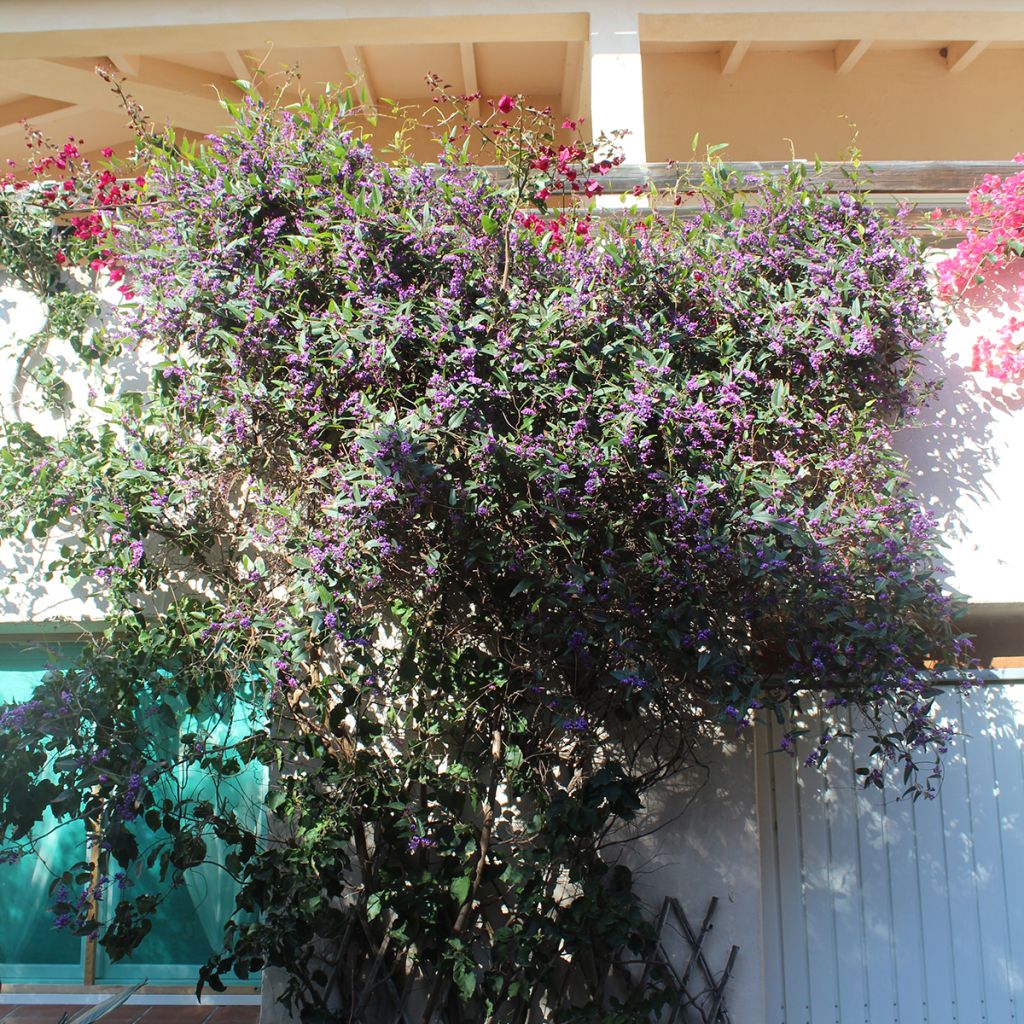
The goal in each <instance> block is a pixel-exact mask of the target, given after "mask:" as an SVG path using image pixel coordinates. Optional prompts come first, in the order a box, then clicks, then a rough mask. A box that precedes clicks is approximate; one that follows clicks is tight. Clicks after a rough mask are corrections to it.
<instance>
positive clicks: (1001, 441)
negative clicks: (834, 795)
mask: <svg viewBox="0 0 1024 1024" xmlns="http://www.w3.org/2000/svg"><path fill="white" fill-rule="evenodd" d="M933 258H934V259H939V258H941V257H940V256H939V255H938V254H936V255H935V256H934V257H933ZM1022 297H1024V260H1017V261H1016V262H1015V264H1014V265H1013V266H1012V267H1011V268H1009V269H1008V270H1006V271H1003V272H1001V273H998V274H992V275H990V277H989V279H988V280H987V281H986V282H985V283H984V284H982V285H979V286H976V287H974V288H972V289H971V290H970V291H969V292H968V293H967V294H966V295H965V296H964V298H963V300H962V301H961V302H960V303H958V305H957V307H956V309H955V312H954V316H953V321H952V323H951V325H950V328H949V331H948V332H947V335H946V342H945V346H944V349H943V351H942V353H941V354H940V355H939V356H937V358H936V359H935V360H934V363H933V368H934V370H935V375H936V376H937V377H942V378H944V379H945V383H944V384H943V387H942V390H941V392H940V394H939V396H938V400H937V401H936V402H934V403H933V404H932V405H931V406H930V407H929V408H928V409H926V410H925V411H924V412H923V413H922V414H921V416H920V417H919V420H918V422H917V424H916V425H915V426H913V427H910V428H908V429H906V430H904V431H903V432H902V434H901V436H900V437H899V439H898V444H899V447H900V448H901V450H902V451H904V452H905V453H906V455H907V456H908V459H909V462H910V469H911V473H912V477H913V479H914V482H915V484H916V486H917V489H918V491H919V493H920V494H921V496H922V498H923V499H924V500H925V502H926V504H927V505H928V507H929V508H930V509H931V510H932V512H933V513H934V514H935V515H936V516H937V517H938V521H939V526H940V529H941V531H942V534H943V537H944V538H945V541H946V543H947V544H948V545H949V550H948V556H949V562H950V565H951V567H952V573H951V576H950V585H951V586H953V587H955V588H956V589H957V590H959V591H960V592H961V593H963V594H964V595H966V596H967V598H968V599H969V601H970V602H971V604H972V605H982V606H983V605H987V604H1015V603H1021V602H1024V531H1022V530H1021V525H1020V524H1021V515H1022V512H1024V415H1021V412H1022V410H1024V388H1014V387H1012V386H1008V385H1003V384H1000V383H999V382H998V381H995V380H993V379H992V378H990V377H987V376H986V375H984V374H983V373H978V372H974V371H972V369H971V355H972V349H973V346H974V342H975V340H976V339H977V338H978V337H979V336H984V335H991V334H993V333H994V330H995V329H996V328H997V327H998V326H999V325H1000V324H1001V323H1003V322H1005V319H1006V317H1008V316H1010V315H1012V314H1014V313H1017V315H1019V314H1020V309H1021V304H1022Z"/></svg>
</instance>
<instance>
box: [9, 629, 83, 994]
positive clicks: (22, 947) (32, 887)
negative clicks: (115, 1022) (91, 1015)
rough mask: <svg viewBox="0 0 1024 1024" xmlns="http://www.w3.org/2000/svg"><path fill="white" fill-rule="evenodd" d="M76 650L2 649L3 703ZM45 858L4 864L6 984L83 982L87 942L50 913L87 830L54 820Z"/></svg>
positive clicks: (19, 696) (47, 829)
mask: <svg viewBox="0 0 1024 1024" xmlns="http://www.w3.org/2000/svg"><path fill="white" fill-rule="evenodd" d="M74 653H75V652H74V651H73V650H68V649H65V650H64V651H57V650H50V651H47V650H46V649H45V648H44V647H42V646H29V645H25V644H12V643H7V644H3V645H0V704H6V703H11V702H13V701H18V702H21V701H26V700H28V699H29V698H30V697H31V696H32V691H33V690H34V689H35V687H36V685H37V684H38V683H39V680H40V677H41V676H42V674H43V672H44V671H45V666H46V665H47V664H49V663H59V662H61V661H63V662H67V661H68V660H69V659H70V658H72V657H73V656H74ZM40 836H41V838H40V840H39V844H38V847H39V856H38V857H25V858H23V859H22V860H21V861H20V862H19V863H17V864H2V865H0V980H2V981H5V982H33V983H34V982H49V983H72V984H73V983H78V982H81V980H82V940H81V939H79V938H78V937H77V936H75V935H73V934H71V933H70V932H68V931H62V930H59V929H57V928H54V926H53V917H52V915H51V914H49V913H48V912H47V908H48V906H49V904H50V885H51V884H52V882H53V881H54V879H55V878H57V877H59V876H60V874H61V873H62V872H63V871H64V870H66V869H67V868H68V867H70V866H71V865H72V864H75V863H78V862H80V861H82V860H84V859H85V856H86V844H85V828H84V827H83V826H82V825H81V824H80V823H77V822H76V823H72V824H65V825H62V826H60V827H59V828H58V827H56V825H55V822H54V821H53V818H52V817H48V818H47V820H45V821H44V822H43V828H42V829H41V830H40Z"/></svg>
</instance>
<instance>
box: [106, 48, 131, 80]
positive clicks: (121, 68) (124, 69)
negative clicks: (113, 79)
mask: <svg viewBox="0 0 1024 1024" xmlns="http://www.w3.org/2000/svg"><path fill="white" fill-rule="evenodd" d="M107 60H109V61H110V63H111V64H113V65H114V67H115V68H117V72H118V74H120V75H124V77H125V78H138V77H139V58H138V57H128V56H126V55H125V54H123V53H110V54H108V55H107Z"/></svg>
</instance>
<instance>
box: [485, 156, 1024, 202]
mask: <svg viewBox="0 0 1024 1024" xmlns="http://www.w3.org/2000/svg"><path fill="white" fill-rule="evenodd" d="M797 162H798V163H804V165H805V167H806V171H807V180H808V181H809V182H811V183H813V184H817V185H821V186H823V187H825V188H828V189H832V190H835V191H841V190H844V189H846V190H849V188H850V174H851V172H852V171H853V167H852V166H851V165H850V164H847V163H832V162H828V163H822V164H821V169H820V170H815V167H814V164H813V163H810V162H808V161H797ZM728 167H729V168H730V169H731V170H732V171H733V173H734V174H735V176H736V187H737V189H738V190H739V191H741V192H744V191H752V190H753V189H754V188H756V185H751V184H748V183H747V182H746V181H745V178H746V177H747V176H748V175H753V176H755V177H756V176H757V175H760V174H775V175H784V174H789V173H790V172H791V171H792V167H793V161H792V160H765V161H735V162H733V163H730V164H728ZM1020 169H1021V165H1020V164H1017V163H1013V162H1012V161H1009V160H999V161H996V160H962V161H960V160H882V161H874V162H872V163H870V164H868V163H863V164H861V165H860V168H859V173H860V176H861V181H862V183H863V186H864V189H865V190H866V191H867V192H869V193H892V194H897V195H921V196H924V197H927V196H929V195H948V194H954V195H956V194H962V193H965V192H968V191H969V190H970V189H971V188H972V187H973V186H974V185H976V184H978V183H979V182H980V181H981V180H982V178H984V177H985V176H986V175H988V174H997V175H999V176H1000V177H1006V176H1007V175H1010V174H1019V173H1020ZM489 170H490V171H491V172H492V173H493V174H494V176H495V177H496V178H497V179H501V178H502V176H503V175H506V174H507V172H506V171H504V169H502V168H489ZM704 170H705V167H704V164H703V163H700V162H698V163H694V164H664V163H648V164H622V165H621V166H619V167H616V168H614V169H613V170H612V171H610V172H609V173H608V175H607V176H606V177H605V178H603V179H602V184H603V185H604V186H605V192H606V193H607V194H608V195H616V194H617V193H620V192H628V191H629V190H630V189H632V188H633V186H634V185H642V184H644V183H651V184H653V185H654V186H655V187H657V188H659V189H671V188H674V187H676V184H677V183H678V185H679V187H681V188H685V189H688V188H698V187H700V184H701V182H702V181H703V177H704Z"/></svg>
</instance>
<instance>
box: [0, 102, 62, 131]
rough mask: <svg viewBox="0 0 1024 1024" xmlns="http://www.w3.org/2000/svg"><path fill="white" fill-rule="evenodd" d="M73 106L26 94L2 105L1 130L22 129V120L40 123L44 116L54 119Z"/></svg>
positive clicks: (0, 108) (0, 113)
mask: <svg viewBox="0 0 1024 1024" xmlns="http://www.w3.org/2000/svg"><path fill="white" fill-rule="evenodd" d="M72 106H73V105H72V104H71V103H62V102H61V101H60V100H48V99H45V98H44V97H42V96H26V97H25V98H24V99H20V100H12V101H11V102H10V103H4V104H3V105H0V132H11V131H12V130H18V131H20V130H21V127H22V125H21V122H22V121H30V122H35V123H39V121H40V119H41V118H44V117H45V118H49V119H50V120H52V119H53V115H54V114H60V113H62V112H63V111H65V110H70V109H71V108H72Z"/></svg>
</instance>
